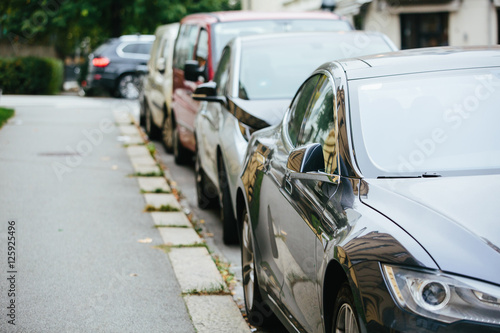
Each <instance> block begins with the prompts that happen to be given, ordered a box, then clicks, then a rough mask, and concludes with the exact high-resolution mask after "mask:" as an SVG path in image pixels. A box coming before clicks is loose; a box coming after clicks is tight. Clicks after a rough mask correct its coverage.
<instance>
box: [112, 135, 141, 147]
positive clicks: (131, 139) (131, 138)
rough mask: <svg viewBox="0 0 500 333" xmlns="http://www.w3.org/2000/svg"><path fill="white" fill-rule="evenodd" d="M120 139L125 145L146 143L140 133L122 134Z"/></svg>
mask: <svg viewBox="0 0 500 333" xmlns="http://www.w3.org/2000/svg"><path fill="white" fill-rule="evenodd" d="M118 141H120V142H122V143H123V144H125V145H140V144H143V143H144V140H143V139H142V137H141V136H140V135H121V136H119V137H118Z"/></svg>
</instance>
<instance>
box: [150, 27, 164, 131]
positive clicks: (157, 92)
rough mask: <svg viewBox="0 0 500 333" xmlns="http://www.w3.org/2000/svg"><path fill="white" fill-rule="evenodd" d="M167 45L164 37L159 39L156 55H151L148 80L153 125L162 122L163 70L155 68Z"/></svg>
mask: <svg viewBox="0 0 500 333" xmlns="http://www.w3.org/2000/svg"><path fill="white" fill-rule="evenodd" d="M166 43H167V39H166V38H165V35H164V36H162V37H161V40H160V45H159V47H158V49H157V50H156V51H157V52H156V54H154V55H152V56H153V57H154V58H155V59H154V61H153V68H150V71H151V72H150V74H149V78H150V79H149V80H150V86H151V105H150V107H151V111H152V113H153V117H154V119H155V124H161V123H162V122H163V119H162V116H163V105H164V103H165V97H164V95H163V81H164V76H163V75H164V73H165V70H162V71H160V70H159V69H158V67H157V63H158V60H159V59H160V58H162V57H163V50H164V48H165V45H166Z"/></svg>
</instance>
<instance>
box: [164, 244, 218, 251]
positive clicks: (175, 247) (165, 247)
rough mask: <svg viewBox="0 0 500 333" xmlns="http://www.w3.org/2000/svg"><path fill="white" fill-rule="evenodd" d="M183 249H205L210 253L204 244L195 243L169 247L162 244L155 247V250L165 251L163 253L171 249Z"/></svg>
mask: <svg viewBox="0 0 500 333" xmlns="http://www.w3.org/2000/svg"><path fill="white" fill-rule="evenodd" d="M185 247H204V248H206V249H207V251H208V252H210V250H209V248H208V245H207V244H205V243H195V244H188V245H169V244H162V245H157V246H155V248H157V249H160V250H163V251H165V253H170V251H171V250H172V249H181V248H185Z"/></svg>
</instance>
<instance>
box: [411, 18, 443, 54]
mask: <svg viewBox="0 0 500 333" xmlns="http://www.w3.org/2000/svg"><path fill="white" fill-rule="evenodd" d="M446 45H448V13H429V14H401V48H402V49H412V48H417V47H430V46H446Z"/></svg>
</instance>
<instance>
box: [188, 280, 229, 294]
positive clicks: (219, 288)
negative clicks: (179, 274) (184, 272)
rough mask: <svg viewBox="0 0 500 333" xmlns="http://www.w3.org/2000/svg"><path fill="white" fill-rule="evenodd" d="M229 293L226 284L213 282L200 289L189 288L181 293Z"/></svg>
mask: <svg viewBox="0 0 500 333" xmlns="http://www.w3.org/2000/svg"><path fill="white" fill-rule="evenodd" d="M230 294H231V293H230V292H229V291H228V290H227V288H226V286H225V285H224V284H223V283H219V284H215V285H213V286H212V287H209V288H202V289H197V288H194V289H189V290H188V291H186V292H183V293H182V295H183V296H186V295H197V296H200V295H230Z"/></svg>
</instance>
